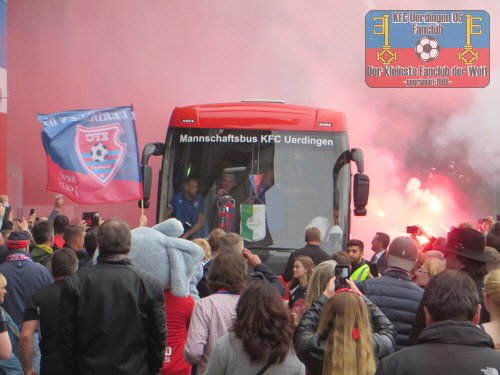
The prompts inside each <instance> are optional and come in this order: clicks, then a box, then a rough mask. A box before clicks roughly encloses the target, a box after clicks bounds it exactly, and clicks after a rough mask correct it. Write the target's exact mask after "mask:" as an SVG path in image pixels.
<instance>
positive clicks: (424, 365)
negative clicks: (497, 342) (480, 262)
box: [376, 271, 500, 375]
mask: <svg viewBox="0 0 500 375" xmlns="http://www.w3.org/2000/svg"><path fill="white" fill-rule="evenodd" d="M422 303H423V305H424V311H425V316H426V323H427V327H426V328H425V329H424V330H423V331H422V332H421V334H420V336H419V338H418V340H417V343H416V345H415V346H412V347H409V348H406V349H403V350H401V351H399V352H397V353H394V354H392V355H390V356H388V357H386V358H384V359H383V360H382V361H381V362H380V363H379V366H378V368H377V373H376V375H392V374H394V375H396V374H397V375H413V374H415V375H416V374H443V373H446V374H498V371H499V370H500V353H498V352H496V351H495V350H494V349H493V341H492V339H491V337H490V336H489V335H487V334H486V333H485V332H484V331H482V330H481V329H480V328H478V327H477V325H476V324H477V323H478V321H479V310H480V306H479V297H478V294H477V290H476V286H475V284H474V281H473V280H472V279H471V278H470V276H468V275H467V274H466V273H464V272H459V271H444V272H442V273H440V274H438V275H436V276H435V277H434V278H432V279H431V281H430V282H429V284H428V285H427V287H426V288H425V292H424V296H423V298H422ZM443 360H444V361H446V362H445V363H443Z"/></svg>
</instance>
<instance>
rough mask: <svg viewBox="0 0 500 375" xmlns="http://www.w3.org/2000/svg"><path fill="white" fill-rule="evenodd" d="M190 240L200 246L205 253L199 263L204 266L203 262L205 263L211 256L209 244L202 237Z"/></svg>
mask: <svg viewBox="0 0 500 375" xmlns="http://www.w3.org/2000/svg"><path fill="white" fill-rule="evenodd" d="M191 241H192V242H194V243H195V244H197V245H198V246H199V247H201V249H202V250H203V252H204V253H205V257H204V258H203V260H202V261H201V264H202V265H203V266H205V264H207V262H208V261H209V260H210V259H211V258H212V250H211V249H210V244H209V243H208V241H207V240H205V239H204V238H195V239H194V240H191Z"/></svg>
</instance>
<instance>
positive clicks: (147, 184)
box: [139, 165, 153, 208]
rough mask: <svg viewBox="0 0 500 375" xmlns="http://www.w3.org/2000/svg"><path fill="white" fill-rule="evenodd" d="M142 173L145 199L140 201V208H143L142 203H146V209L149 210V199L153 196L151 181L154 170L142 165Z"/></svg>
mask: <svg viewBox="0 0 500 375" xmlns="http://www.w3.org/2000/svg"><path fill="white" fill-rule="evenodd" d="M141 173H142V189H143V196H144V199H143V200H140V201H139V208H143V207H141V206H142V203H143V202H144V208H149V197H150V195H151V180H152V175H153V169H152V168H151V166H149V165H141Z"/></svg>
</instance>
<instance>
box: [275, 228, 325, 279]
mask: <svg viewBox="0 0 500 375" xmlns="http://www.w3.org/2000/svg"><path fill="white" fill-rule="evenodd" d="M304 240H305V241H306V246H304V247H303V248H301V249H298V250H295V251H294V252H293V253H291V254H290V257H289V258H288V262H287V264H286V266H285V269H284V271H283V280H285V281H286V282H289V281H291V280H292V278H293V262H295V258H297V257H298V256H307V257H309V258H311V259H312V261H313V262H314V265H316V266H317V265H318V264H320V263H321V262H323V261H325V260H328V259H330V256H329V255H328V254H327V253H326V252H325V251H324V250H323V249H322V248H321V247H319V243H320V242H321V232H320V230H319V229H318V228H316V227H311V228H308V229H307V230H306V234H305V238H304Z"/></svg>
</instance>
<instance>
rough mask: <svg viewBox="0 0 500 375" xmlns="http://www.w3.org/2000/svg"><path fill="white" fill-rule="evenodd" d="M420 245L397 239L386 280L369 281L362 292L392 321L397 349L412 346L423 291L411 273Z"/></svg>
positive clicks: (390, 248)
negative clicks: (412, 336)
mask: <svg viewBox="0 0 500 375" xmlns="http://www.w3.org/2000/svg"><path fill="white" fill-rule="evenodd" d="M417 254H418V250H417V245H416V243H415V242H414V241H413V240H412V239H411V238H410V237H396V238H395V239H394V240H393V241H392V242H391V244H390V245H389V249H388V257H387V263H388V266H389V268H388V269H387V270H386V271H385V273H384V276H382V277H375V278H373V279H368V280H366V281H364V282H362V283H360V284H359V285H358V288H359V290H360V291H361V293H363V294H364V295H365V296H366V297H368V299H369V300H370V301H372V302H373V303H374V304H375V305H376V306H377V307H378V308H379V309H380V310H382V312H383V313H384V315H385V316H387V318H389V320H390V321H391V323H392V324H393V325H394V328H395V329H396V332H397V333H398V337H397V349H401V348H402V347H404V346H409V345H410V340H409V337H410V333H411V330H412V327H413V323H414V321H415V316H416V314H417V310H418V305H419V304H420V300H421V299H422V294H423V290H422V288H420V287H419V286H418V285H417V284H415V283H414V282H413V281H412V280H411V278H410V274H409V272H410V271H411V269H412V268H413V265H414V264H415V262H416V260H417Z"/></svg>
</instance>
